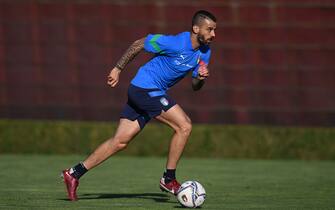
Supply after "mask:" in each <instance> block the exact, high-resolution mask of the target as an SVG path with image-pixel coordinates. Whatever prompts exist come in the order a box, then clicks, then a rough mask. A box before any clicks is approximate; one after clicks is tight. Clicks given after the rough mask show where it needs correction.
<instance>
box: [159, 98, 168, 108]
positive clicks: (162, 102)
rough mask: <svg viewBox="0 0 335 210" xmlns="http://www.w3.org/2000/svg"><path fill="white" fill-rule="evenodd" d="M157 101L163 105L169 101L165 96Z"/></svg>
mask: <svg viewBox="0 0 335 210" xmlns="http://www.w3.org/2000/svg"><path fill="white" fill-rule="evenodd" d="M159 101H160V102H161V104H162V105H163V106H167V105H169V101H168V100H167V99H166V98H165V97H162V98H161V99H159Z"/></svg>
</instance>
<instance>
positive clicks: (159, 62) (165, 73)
mask: <svg viewBox="0 0 335 210" xmlns="http://www.w3.org/2000/svg"><path fill="white" fill-rule="evenodd" d="M144 49H145V50H146V51H148V52H150V53H155V56H154V57H153V58H152V59H151V60H150V61H149V62H147V63H146V64H144V65H143V66H142V67H141V68H140V69H139V70H138V72H137V74H136V76H135V77H134V78H133V80H132V81H131V84H133V85H135V86H138V87H141V88H148V89H149V88H158V89H160V90H162V91H166V90H168V89H169V88H170V87H172V86H173V85H174V84H176V83H177V82H178V81H179V80H181V79H182V78H184V77H185V76H186V75H187V73H188V72H190V71H192V77H197V76H198V69H199V63H200V61H203V62H204V63H205V64H206V65H208V63H209V58H210V54H211V51H210V48H209V47H208V46H206V45H202V46H200V48H199V49H197V50H194V49H193V48H192V43H191V33H190V32H182V33H180V34H177V35H162V34H149V35H148V36H147V37H146V39H145V43H144Z"/></svg>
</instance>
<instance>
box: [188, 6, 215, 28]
mask: <svg viewBox="0 0 335 210" xmlns="http://www.w3.org/2000/svg"><path fill="white" fill-rule="evenodd" d="M204 19H210V20H212V21H214V22H216V17H215V16H214V15H213V14H212V13H210V12H208V11H206V10H199V11H197V12H196V13H195V14H194V15H193V18H192V26H194V25H198V24H199V23H200V22H201V21H202V20H204Z"/></svg>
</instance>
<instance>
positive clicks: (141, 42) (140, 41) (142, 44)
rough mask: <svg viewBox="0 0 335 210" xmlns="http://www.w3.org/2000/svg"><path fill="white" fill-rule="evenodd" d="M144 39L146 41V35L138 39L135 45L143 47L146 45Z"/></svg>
mask: <svg viewBox="0 0 335 210" xmlns="http://www.w3.org/2000/svg"><path fill="white" fill-rule="evenodd" d="M144 41H145V37H143V38H141V39H138V40H136V41H135V42H134V43H133V46H141V47H142V48H143V47H144Z"/></svg>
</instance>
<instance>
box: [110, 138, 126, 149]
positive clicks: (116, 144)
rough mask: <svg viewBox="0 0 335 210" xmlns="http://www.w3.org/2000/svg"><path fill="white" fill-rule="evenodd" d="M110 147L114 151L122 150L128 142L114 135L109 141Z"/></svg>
mask: <svg viewBox="0 0 335 210" xmlns="http://www.w3.org/2000/svg"><path fill="white" fill-rule="evenodd" d="M110 144H111V147H112V148H114V150H116V151H120V150H124V149H125V148H126V147H127V146H128V143H127V142H126V141H123V140H122V139H121V138H118V137H114V138H113V139H112V140H111V141H110Z"/></svg>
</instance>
